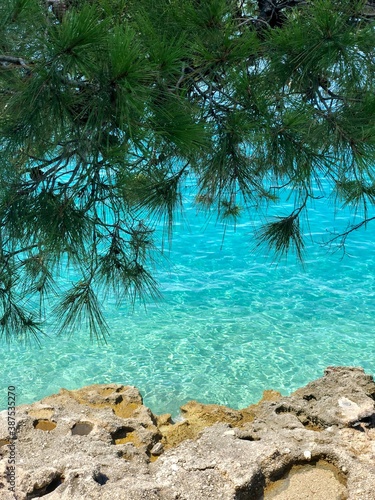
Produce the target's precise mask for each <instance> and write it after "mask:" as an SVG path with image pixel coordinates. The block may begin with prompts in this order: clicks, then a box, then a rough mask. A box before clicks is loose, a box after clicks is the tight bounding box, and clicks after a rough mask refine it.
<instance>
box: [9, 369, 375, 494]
mask: <svg viewBox="0 0 375 500" xmlns="http://www.w3.org/2000/svg"><path fill="white" fill-rule="evenodd" d="M181 412H182V415H183V417H184V420H183V421H182V422H177V423H173V422H172V420H171V416H170V415H161V416H156V415H154V414H153V413H152V412H151V411H150V410H149V409H148V408H147V407H145V406H144V405H143V401H142V397H141V395H140V394H139V392H138V390H137V389H136V388H134V387H129V386H123V385H118V384H105V385H104V384H103V385H92V386H88V387H84V388H82V389H79V390H77V391H68V390H66V389H61V391H60V392H59V393H58V394H55V395H52V396H49V397H47V398H44V399H43V400H42V401H40V402H38V403H34V404H32V405H23V406H19V407H17V409H16V418H17V441H16V456H17V467H16V491H17V493H16V496H14V495H13V493H11V492H9V490H8V483H7V479H6V466H7V462H8V458H9V446H8V444H9V442H10V436H9V434H8V425H7V412H5V411H3V412H1V413H0V498H2V499H4V500H6V499H8V498H9V499H13V498H16V499H17V500H28V499H32V498H40V497H45V498H46V500H47V499H48V500H57V499H63V500H64V499H65V500H73V499H74V500H79V499H83V498H84V499H93V500H96V499H98V500H101V499H103V500H105V499H110V500H115V499H121V500H123V499H124V500H126V499H129V500H130V499H131V500H141V499H144V500H153V499H155V500H156V499H165V500H172V499H179V500H205V499H208V500H210V499H212V500H218V499H220V500H257V499H261V498H264V499H266V500H267V499H271V498H275V499H279V500H283V499H287V500H292V499H294V498H295V499H296V500H297V499H301V498H304V499H306V500H308V499H310V498H311V500H328V498H327V495H328V494H329V500H334V499H337V500H343V499H346V498H347V499H352V500H373V499H374V491H375V383H374V380H373V378H372V377H371V376H369V375H366V374H365V373H364V371H363V370H362V369H360V368H352V367H330V368H327V370H326V371H325V374H324V377H322V378H320V379H318V380H316V381H314V382H311V383H310V384H308V385H307V386H306V387H304V388H301V389H298V390H297V391H295V392H294V393H293V394H292V395H291V396H289V397H283V396H281V395H280V394H279V393H276V392H274V391H266V393H265V394H264V397H263V399H262V400H261V401H260V402H259V403H258V404H256V405H251V406H249V407H248V408H245V409H243V410H233V409H230V408H226V407H224V406H219V405H203V404H201V403H197V402H190V403H188V404H186V405H184V406H183V407H182V408H181ZM319 485H320V486H319ZM322 485H323V487H322Z"/></svg>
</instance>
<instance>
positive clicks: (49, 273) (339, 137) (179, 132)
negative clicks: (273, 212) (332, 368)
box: [0, 0, 375, 340]
mask: <svg viewBox="0 0 375 500" xmlns="http://www.w3.org/2000/svg"><path fill="white" fill-rule="evenodd" d="M374 18H375V2H373V1H372V0H371V1H365V0H358V1H356V0H341V1H337V0H335V1H333V0H310V1H307V0H258V1H253V0H248V1H245V0H241V1H240V0H229V1H228V0H204V1H200V0H158V1H154V0H46V1H45V0H39V1H38V0H3V1H2V2H1V6H0V141H1V144H0V176H1V183H0V225H1V232H0V239H1V244H0V325H1V332H2V335H3V336H4V337H5V338H6V339H8V340H10V339H11V338H17V339H25V338H29V337H30V335H34V336H35V337H36V338H38V334H39V333H40V332H41V322H40V321H41V319H43V317H44V315H46V314H49V312H46V311H49V309H48V304H49V302H50V301H51V297H52V298H53V300H52V302H53V301H54V303H55V306H54V309H53V313H54V314H55V316H56V318H57V322H58V324H59V329H60V331H62V332H65V331H69V330H71V331H74V328H75V326H76V325H77V324H79V323H80V322H81V321H86V322H88V325H89V328H90V332H91V334H92V335H94V336H97V337H100V336H101V335H102V334H104V335H105V333H106V323H105V319H104V316H103V313H102V310H101V307H100V303H99V302H100V301H99V298H98V297H101V296H103V294H104V295H105V294H106V293H108V292H111V293H114V294H115V295H116V296H117V298H118V300H129V301H134V300H135V299H136V298H137V297H140V298H143V297H146V296H147V295H151V296H154V295H157V293H158V290H157V285H156V283H155V280H154V278H153V273H152V269H151V267H150V263H151V261H152V259H153V256H154V255H155V244H154V241H153V227H154V224H155V222H156V221H160V220H162V221H164V224H165V227H166V228H167V230H168V234H169V236H170V235H171V231H172V225H173V217H174V214H175V212H176V210H178V208H179V206H180V204H181V184H182V181H183V180H184V179H185V178H186V176H191V177H192V178H194V179H195V180H196V184H197V193H196V203H197V204H198V205H201V206H202V207H205V208H210V209H214V210H216V212H217V214H218V217H220V218H221V219H223V220H228V221H236V220H237V218H238V217H239V216H240V214H242V216H244V214H245V213H247V211H250V212H251V211H254V210H257V208H259V207H267V206H269V205H271V204H273V203H275V202H277V200H278V199H279V197H280V194H281V193H283V192H284V191H285V190H288V192H290V193H292V199H293V201H294V209H293V210H292V211H291V213H290V214H289V215H287V216H285V215H284V216H280V217H279V218H277V219H274V220H268V221H266V222H265V224H264V225H263V227H262V229H261V230H260V231H259V233H258V238H259V241H260V243H266V244H268V245H270V246H271V247H272V248H273V249H274V250H276V252H278V253H279V254H281V255H282V254H285V253H286V252H287V251H288V250H289V249H291V248H292V249H294V250H295V251H296V253H297V256H299V257H300V258H301V259H302V258H303V251H304V238H303V234H304V220H305V217H306V216H307V213H308V207H309V202H310V201H311V200H312V199H313V198H314V197H317V196H327V195H328V194H329V193H327V192H326V191H325V190H324V187H323V185H322V183H321V180H322V179H324V181H325V183H327V182H328V184H329V186H330V189H331V193H330V196H332V193H333V196H334V198H335V200H336V205H337V206H338V207H340V206H342V205H345V206H348V207H350V208H352V212H353V214H355V213H357V212H359V211H361V213H362V219H361V222H360V223H356V224H354V222H353V221H350V220H348V229H347V231H346V232H345V233H343V234H341V235H338V236H337V237H341V243H345V239H346V237H347V236H348V235H349V234H350V232H351V231H352V230H355V229H358V228H359V227H362V226H366V225H367V224H368V223H369V222H370V221H371V220H372V219H373V217H371V216H370V215H369V211H368V210H369V207H371V206H372V205H373V204H374V202H375V182H374V168H373V165H374V162H375V122H374V119H373V117H374V114H375V88H374V87H375V78H374V76H375V75H374V67H375V66H374V46H375V31H374V24H373V20H374ZM62 268H63V269H62ZM66 269H74V270H75V272H76V273H79V274H80V276H81V278H80V279H79V280H78V281H76V282H75V283H74V284H73V286H72V287H71V289H69V290H60V289H59V276H61V273H62V270H64V271H65V270H66ZM36 299H37V300H38V303H39V307H38V308H35V300H36ZM32 304H34V305H32ZM46 307H47V309H46Z"/></svg>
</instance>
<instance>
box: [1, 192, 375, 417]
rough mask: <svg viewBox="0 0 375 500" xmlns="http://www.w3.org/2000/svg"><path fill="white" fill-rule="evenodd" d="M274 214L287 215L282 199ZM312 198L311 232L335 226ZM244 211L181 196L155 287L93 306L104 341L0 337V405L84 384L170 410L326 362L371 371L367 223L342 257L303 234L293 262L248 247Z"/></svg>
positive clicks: (238, 403)
mask: <svg viewBox="0 0 375 500" xmlns="http://www.w3.org/2000/svg"><path fill="white" fill-rule="evenodd" d="M278 213H281V214H283V213H285V214H286V213H288V209H287V208H285V212H283V209H281V211H279V212H278ZM328 213H329V210H328V207H327V205H326V204H325V203H324V202H322V201H318V202H317V203H316V206H315V207H313V209H312V212H311V213H310V220H309V224H310V230H311V234H312V240H314V241H317V242H319V241H321V239H322V238H325V237H327V234H328V233H327V230H332V229H334V228H339V227H342V228H344V227H345V221H346V214H345V213H344V212H343V211H341V212H338V213H337V216H336V219H335V221H334V220H333V219H332V217H330V216H328ZM254 224H255V225H256V224H257V222H256V221H255V222H254V221H252V222H250V221H247V220H246V217H244V220H243V221H240V222H239V224H238V225H237V227H236V230H234V229H233V227H232V228H228V229H227V231H226V235H225V239H224V244H223V245H222V240H223V227H222V225H220V224H216V223H215V219H214V218H211V220H209V221H208V222H207V219H206V217H205V216H204V215H203V214H202V213H197V211H196V209H195V208H194V207H193V206H192V204H190V201H189V197H188V196H187V201H186V208H185V211H184V215H183V216H181V217H179V219H178V220H177V222H176V224H175V228H174V229H175V231H174V239H173V244H172V248H171V250H170V251H168V252H167V253H166V256H167V259H168V260H167V262H166V264H165V265H164V267H163V270H162V271H161V272H159V275H158V278H159V283H160V290H161V292H162V294H163V297H162V299H161V300H160V301H158V302H157V303H152V304H148V305H147V307H146V308H145V307H144V306H143V305H141V304H138V305H136V307H135V310H134V311H133V312H132V311H129V309H128V308H127V307H126V305H123V306H120V307H116V304H115V301H114V299H113V300H112V299H109V300H108V301H107V302H106V304H105V311H106V316H107V319H108V322H109V326H110V330H111V335H110V337H109V338H108V343H107V344H106V345H98V344H97V343H95V342H93V343H91V342H90V341H89V335H88V332H87V331H84V330H82V331H77V332H76V333H75V335H74V336H73V338H72V339H70V340H69V339H67V338H58V339H56V338H54V337H53V336H52V337H50V338H46V339H44V340H42V347H41V348H39V347H38V346H37V345H31V346H30V345H28V346H22V345H10V346H7V345H2V346H1V349H2V363H1V367H0V380H1V381H2V384H1V386H2V387H1V392H0V396H1V404H0V408H4V407H5V395H6V387H7V386H8V385H15V386H16V387H17V394H18V404H21V403H29V402H32V401H36V400H38V399H41V398H42V397H44V396H46V395H48V394H51V393H55V392H57V391H58V390H59V389H60V388H61V387H65V388H68V389H75V388H79V387H81V386H83V385H87V384H93V383H109V382H116V383H122V384H127V385H135V386H137V387H138V388H139V390H140V391H141V393H142V395H143V396H144V402H145V404H146V405H148V406H149V407H150V408H151V409H152V410H153V411H154V412H155V413H165V412H170V413H172V414H173V415H177V414H178V409H179V407H180V406H181V405H182V404H184V403H185V402H187V401H189V400H191V399H197V400H199V401H201V402H204V403H220V404H225V405H229V406H231V407H234V408H240V407H244V406H247V405H249V404H250V403H254V402H256V401H258V400H259V399H260V398H261V396H262V391H263V390H265V389H271V388H272V389H276V390H279V391H281V392H282V393H283V394H288V393H290V392H291V391H293V390H294V389H296V388H297V387H299V386H302V385H304V384H306V383H307V382H309V381H310V380H312V379H314V378H317V377H320V376H322V374H323V370H324V368H325V367H326V366H328V365H356V366H362V367H363V368H365V370H366V371H367V372H368V373H371V374H374V373H375V273H374V264H375V254H374V241H375V224H374V223H373V226H371V224H370V225H369V226H368V229H367V231H359V232H357V233H354V234H353V235H352V236H351V238H350V240H349V242H348V247H347V251H348V254H349V255H346V256H344V257H343V258H342V254H340V253H332V252H329V251H328V250H327V248H326V247H322V246H320V245H318V244H314V245H313V243H312V241H310V240H308V251H307V256H306V263H305V268H304V269H303V268H302V267H301V266H300V265H299V264H298V263H296V261H295V258H294V257H293V256H290V257H288V260H287V261H281V262H280V263H279V264H278V265H277V266H276V265H275V264H273V259H272V256H271V255H266V254H265V252H264V251H254V239H253V237H252V231H253V228H254Z"/></svg>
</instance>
